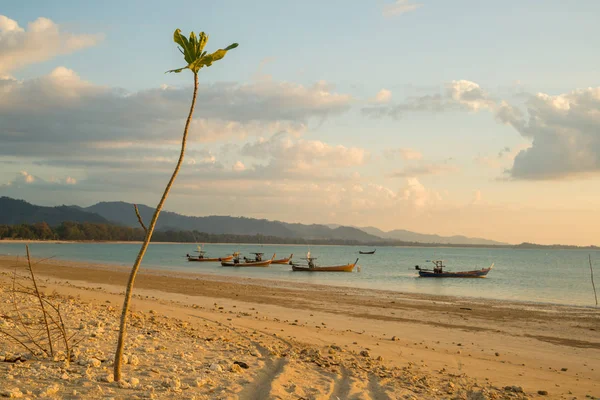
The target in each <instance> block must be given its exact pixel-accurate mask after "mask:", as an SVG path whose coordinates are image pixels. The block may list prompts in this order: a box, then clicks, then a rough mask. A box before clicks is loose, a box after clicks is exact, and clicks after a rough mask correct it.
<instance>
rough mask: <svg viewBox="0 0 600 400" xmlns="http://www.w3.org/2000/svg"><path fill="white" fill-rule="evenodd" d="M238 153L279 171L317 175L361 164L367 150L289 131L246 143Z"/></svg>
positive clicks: (318, 177) (320, 176) (318, 176)
mask: <svg viewBox="0 0 600 400" xmlns="http://www.w3.org/2000/svg"><path fill="white" fill-rule="evenodd" d="M241 153H242V154H243V155H245V156H249V157H254V158H256V159H259V160H268V164H267V165H266V166H265V167H267V168H268V169H271V170H273V171H278V172H279V173H285V172H287V173H295V174H301V175H307V176H313V177H314V178H315V179H320V178H322V177H323V176H326V175H327V173H328V171H329V170H330V169H337V168H349V167H355V166H360V165H363V164H364V163H365V162H366V161H367V159H368V157H369V153H368V152H367V151H365V150H364V149H361V148H357V147H346V146H342V145H337V146H332V145H330V144H328V143H325V142H322V141H319V140H304V139H293V138H292V137H290V135H288V134H277V135H274V136H272V137H271V138H270V139H268V140H265V139H260V140H258V141H256V142H254V143H247V144H246V145H245V146H244V147H243V148H242V151H241Z"/></svg>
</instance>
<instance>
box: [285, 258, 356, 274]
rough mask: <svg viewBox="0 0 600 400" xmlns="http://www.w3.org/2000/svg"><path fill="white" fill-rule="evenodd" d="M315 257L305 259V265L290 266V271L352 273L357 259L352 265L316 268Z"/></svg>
mask: <svg viewBox="0 0 600 400" xmlns="http://www.w3.org/2000/svg"><path fill="white" fill-rule="evenodd" d="M316 259H317V258H316V257H306V258H303V260H306V261H307V265H298V264H292V271H305V272H352V270H353V269H354V267H355V266H356V263H358V258H357V259H356V261H354V264H346V265H332V266H317V264H316V263H315V260H316Z"/></svg>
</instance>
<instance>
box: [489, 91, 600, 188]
mask: <svg viewBox="0 0 600 400" xmlns="http://www.w3.org/2000/svg"><path fill="white" fill-rule="evenodd" d="M525 106H526V110H527V111H526V113H524V112H523V111H521V110H520V109H518V108H515V107H513V106H511V105H509V104H507V103H505V102H503V103H502V104H501V105H500V107H499V108H498V110H497V113H496V118H497V119H498V120H499V121H500V122H503V123H505V124H508V125H510V126H512V127H513V128H514V129H516V130H517V131H518V132H519V133H520V134H521V135H522V136H523V137H524V138H527V139H530V140H532V144H531V147H529V148H527V149H523V150H521V151H520V152H519V153H518V154H517V155H516V157H515V159H514V164H513V166H512V168H510V169H509V170H508V171H507V172H508V173H509V175H510V177H512V178H514V179H527V180H547V179H565V178H573V177H578V176H586V175H595V174H598V173H599V172H600V129H598V127H599V126H600V87H597V88H587V89H577V90H574V91H571V92H569V93H564V94H560V95H556V96H552V95H548V94H545V93H538V94H536V95H535V96H530V97H529V98H528V99H527V101H526V103H525Z"/></svg>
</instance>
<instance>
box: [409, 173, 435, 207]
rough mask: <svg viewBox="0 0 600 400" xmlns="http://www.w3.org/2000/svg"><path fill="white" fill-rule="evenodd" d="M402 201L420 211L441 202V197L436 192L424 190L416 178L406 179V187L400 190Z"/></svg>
mask: <svg viewBox="0 0 600 400" xmlns="http://www.w3.org/2000/svg"><path fill="white" fill-rule="evenodd" d="M402 200H404V201H407V202H409V203H410V204H412V205H413V206H414V207H416V208H418V209H422V208H425V207H428V206H431V205H434V204H435V203H437V202H439V201H441V200H442V196H441V195H440V194H439V193H438V192H436V191H433V190H429V189H427V188H425V186H423V184H422V183H421V182H419V180H418V179H417V178H408V179H406V187H405V188H404V189H403V190H402Z"/></svg>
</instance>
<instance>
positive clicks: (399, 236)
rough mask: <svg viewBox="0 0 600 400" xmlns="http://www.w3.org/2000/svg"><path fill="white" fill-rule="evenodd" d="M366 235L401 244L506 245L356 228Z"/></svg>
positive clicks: (454, 237)
mask: <svg viewBox="0 0 600 400" xmlns="http://www.w3.org/2000/svg"><path fill="white" fill-rule="evenodd" d="M358 229H360V230H361V231H363V232H366V233H368V234H371V235H374V236H379V237H380V238H383V239H392V240H400V241H402V242H418V243H444V244H480V245H495V246H505V245H507V243H502V242H497V241H495V240H488V239H479V238H471V237H466V236H461V235H455V236H440V235H428V234H425V233H416V232H411V231H407V230H404V229H394V230H393V231H388V232H385V231H382V230H381V229H377V228H374V227H372V226H367V227H365V228H358Z"/></svg>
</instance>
